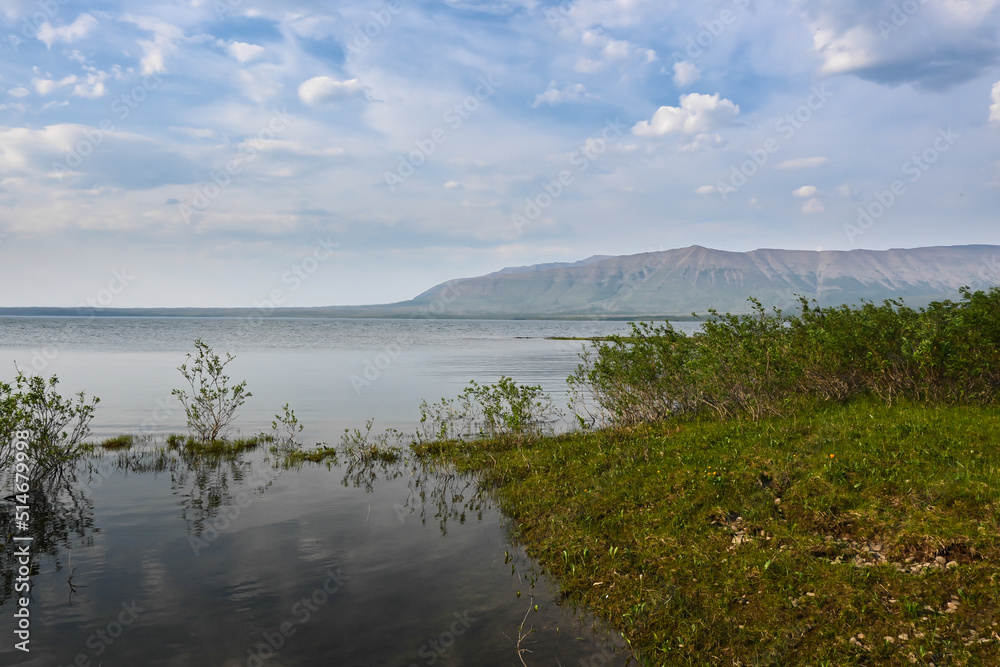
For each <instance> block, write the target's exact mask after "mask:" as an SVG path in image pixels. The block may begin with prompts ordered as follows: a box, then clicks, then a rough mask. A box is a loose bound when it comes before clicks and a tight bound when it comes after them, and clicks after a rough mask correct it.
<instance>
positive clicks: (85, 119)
mask: <svg viewBox="0 0 1000 667" xmlns="http://www.w3.org/2000/svg"><path fill="white" fill-rule="evenodd" d="M998 24H1000V0H978V1H973V0H924V1H921V0H906V1H903V2H900V1H899V0H892V1H882V0H785V1H783V2H777V1H775V2H769V1H766V0H718V1H714V2H672V1H669V0H648V1H647V0H577V1H576V2H565V3H546V2H539V1H536V0H483V1H482V2H472V1H471V0H469V1H466V0H440V1H437V2H424V1H421V0H391V1H388V2H387V1H384V0H373V1H365V2H354V1H344V2H336V3H334V2H309V1H305V0H283V1H280V2H279V1H278V0H181V1H179V2H178V1H173V2H160V1H159V0H141V1H140V0H94V1H92V2H74V1H72V0H4V2H3V4H2V6H0V280H2V284H3V291H2V298H0V305H3V306H26V305H52V306H76V305H80V304H84V303H97V305H107V306H113V307H143V306H150V307H152V306H235V307H253V306H254V305H255V304H263V305H266V304H268V303H278V302H280V305H290V306H312V305H333V304H363V303H381V302H390V301H396V300H403V299H408V298H411V297H413V296H415V295H416V294H418V293H420V292H422V291H423V290H424V289H426V288H428V287H430V286H431V285H434V284H436V283H439V282H442V281H444V280H447V279H450V278H456V277H464V276H472V275H479V274H483V273H487V272H490V271H494V270H497V269H499V268H502V267H504V266H516V265H525V264H533V263H541V262H551V261H574V260H578V259H582V258H585V257H588V256H590V255H594V254H633V253H639V252H647V251H653V250H665V249H669V248H675V247H683V246H687V245H692V244H699V245H704V246H708V247H715V248H721V249H727V250H752V249H754V248H760V247H771V248H774V247H779V248H795V249H851V248H872V249H883V248H890V247H916V246H926V245H952V244H966V243H1000V231H998V225H997V212H998V211H1000V43H998V34H997V28H998Z"/></svg>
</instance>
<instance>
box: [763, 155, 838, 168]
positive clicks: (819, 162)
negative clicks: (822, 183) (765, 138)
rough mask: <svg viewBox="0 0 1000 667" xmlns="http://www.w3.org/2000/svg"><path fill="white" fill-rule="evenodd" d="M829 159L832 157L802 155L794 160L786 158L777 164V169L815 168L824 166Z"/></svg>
mask: <svg viewBox="0 0 1000 667" xmlns="http://www.w3.org/2000/svg"><path fill="white" fill-rule="evenodd" d="M829 161H830V159H829V158H825V157H800V158H796V159H794V160H785V161H784V162H781V163H779V164H777V165H775V169H813V168H815V167H822V166H823V165H825V164H826V163H827V162H829Z"/></svg>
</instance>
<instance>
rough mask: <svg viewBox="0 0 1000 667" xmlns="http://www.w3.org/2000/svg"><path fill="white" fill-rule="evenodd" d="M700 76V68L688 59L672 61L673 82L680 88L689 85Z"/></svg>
mask: <svg viewBox="0 0 1000 667" xmlns="http://www.w3.org/2000/svg"><path fill="white" fill-rule="evenodd" d="M700 78H701V70H700V69H698V66H697V65H695V64H694V63H693V62H691V61H690V60H685V61H683V62H679V63H674V84H676V85H677V86H678V87H680V88H685V87H687V86H690V85H691V84H692V83H694V82H695V81H697V80H698V79H700Z"/></svg>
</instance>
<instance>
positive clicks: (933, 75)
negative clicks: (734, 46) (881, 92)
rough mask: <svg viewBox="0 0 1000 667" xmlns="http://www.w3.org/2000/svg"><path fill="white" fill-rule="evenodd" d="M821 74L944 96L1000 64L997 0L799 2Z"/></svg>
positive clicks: (801, 0)
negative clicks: (993, 20) (994, 24)
mask: <svg viewBox="0 0 1000 667" xmlns="http://www.w3.org/2000/svg"><path fill="white" fill-rule="evenodd" d="M799 6H800V7H802V8H803V11H804V13H805V15H806V21H807V23H808V24H809V26H810V28H811V31H812V34H813V47H814V49H815V51H816V52H817V53H818V54H819V55H820V57H821V59H822V66H821V71H822V73H824V74H851V75H854V76H857V77H859V78H861V79H865V80H868V81H873V82H875V83H879V84H882V85H888V86H896V85H900V84H903V83H912V84H914V85H916V86H918V87H920V88H924V89H929V90H936V91H944V90H947V89H949V88H952V87H954V86H955V85H958V84H960V83H962V82H964V81H968V80H971V79H973V78H975V77H976V76H978V75H979V74H980V72H982V71H983V70H984V69H986V68H988V67H990V66H991V65H993V64H996V63H997V62H998V61H1000V45H998V43H997V33H996V29H995V28H993V27H990V25H989V23H990V21H989V19H990V18H991V17H992V16H994V15H995V13H996V12H995V10H996V9H997V7H1000V0H976V1H972V0H922V1H920V2H917V1H916V0H914V2H911V3H905V6H904V3H899V2H897V1H896V0H838V1H837V2H830V1H829V0H800V2H799Z"/></svg>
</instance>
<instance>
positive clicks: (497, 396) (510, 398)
mask: <svg viewBox="0 0 1000 667" xmlns="http://www.w3.org/2000/svg"><path fill="white" fill-rule="evenodd" d="M561 416H562V412H561V411H560V410H558V409H557V408H556V407H555V406H554V405H553V404H552V399H551V398H549V397H548V396H547V395H545V393H544V392H543V391H542V388H541V387H540V386H537V385H535V386H519V385H518V384H517V383H516V382H515V381H514V380H513V379H511V378H509V377H506V376H501V378H500V380H499V381H498V382H497V383H496V384H492V385H481V384H479V383H477V382H476V381H475V380H473V381H471V382H470V383H469V386H468V387H466V388H465V389H464V390H463V391H462V393H461V394H459V396H458V397H457V398H454V399H444V398H443V399H441V401H440V402H438V403H433V404H428V403H427V401H423V402H422V403H421V404H420V424H421V427H422V430H421V432H418V439H419V440H448V439H458V438H463V437H467V436H478V437H483V438H494V439H500V440H513V441H519V440H523V439H525V438H527V437H530V436H532V435H535V434H537V433H540V432H541V431H542V430H543V429H544V428H545V426H546V425H547V424H550V423H552V422H553V421H555V420H557V419H559V418H560V417H561Z"/></svg>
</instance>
